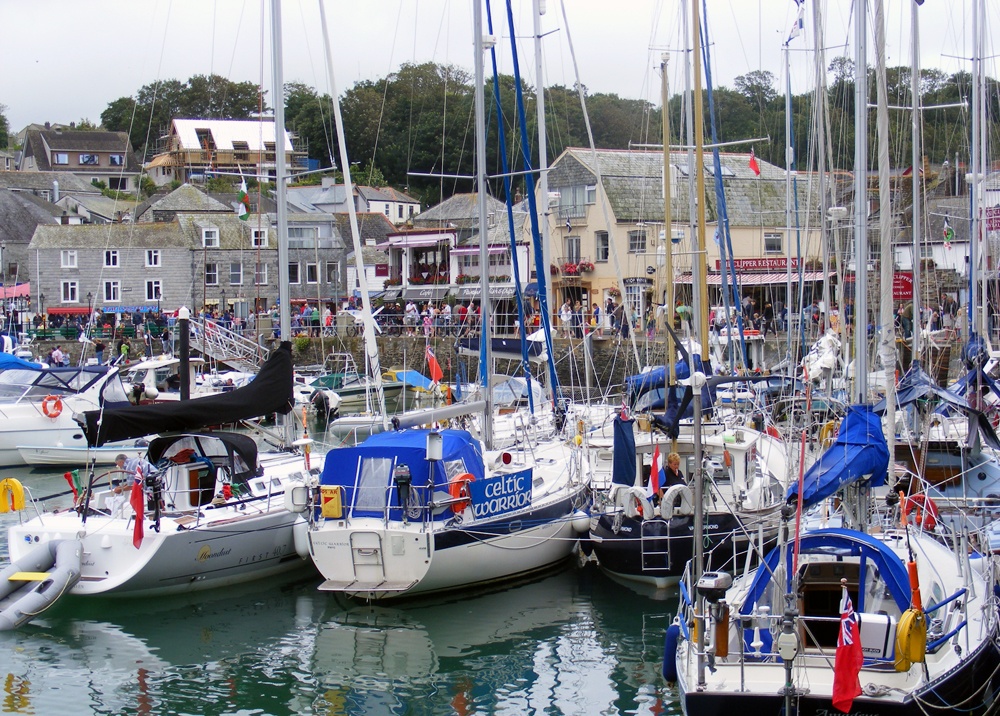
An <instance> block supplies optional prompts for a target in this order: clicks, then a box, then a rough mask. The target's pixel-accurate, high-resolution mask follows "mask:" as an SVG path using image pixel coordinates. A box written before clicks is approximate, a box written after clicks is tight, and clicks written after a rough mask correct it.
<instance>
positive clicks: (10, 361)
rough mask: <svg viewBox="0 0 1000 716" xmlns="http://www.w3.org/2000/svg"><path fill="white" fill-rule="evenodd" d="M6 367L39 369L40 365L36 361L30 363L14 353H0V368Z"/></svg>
mask: <svg viewBox="0 0 1000 716" xmlns="http://www.w3.org/2000/svg"><path fill="white" fill-rule="evenodd" d="M7 368H24V369H27V370H41V369H42V366H41V365H39V364H38V363H31V362H29V361H26V360H22V359H21V358H18V357H17V356H15V355H11V354H10V353H0V370H6V369H7Z"/></svg>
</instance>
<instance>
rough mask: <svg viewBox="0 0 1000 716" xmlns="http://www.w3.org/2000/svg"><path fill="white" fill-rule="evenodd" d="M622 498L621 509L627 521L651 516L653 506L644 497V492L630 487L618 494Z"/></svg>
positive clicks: (638, 488)
mask: <svg viewBox="0 0 1000 716" xmlns="http://www.w3.org/2000/svg"><path fill="white" fill-rule="evenodd" d="M618 494H619V495H621V496H622V499H623V501H624V505H622V509H623V511H624V512H625V516H626V517H628V518H629V519H633V520H636V519H643V518H646V519H648V518H650V517H652V516H653V506H652V505H651V504H650V502H649V499H648V498H647V497H646V491H645V490H643V489H642V488H641V487H630V488H628V489H627V490H623V491H620V492H619V493H618Z"/></svg>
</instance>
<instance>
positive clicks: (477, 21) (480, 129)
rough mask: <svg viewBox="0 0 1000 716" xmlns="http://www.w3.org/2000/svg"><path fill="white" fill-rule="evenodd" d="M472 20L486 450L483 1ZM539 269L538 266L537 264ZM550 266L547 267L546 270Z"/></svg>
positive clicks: (488, 357)
mask: <svg viewBox="0 0 1000 716" xmlns="http://www.w3.org/2000/svg"><path fill="white" fill-rule="evenodd" d="M473 10H474V11H473V21H474V23H473V24H474V30H473V32H474V34H475V53H474V54H475V73H476V79H475V82H476V95H475V121H476V192H477V194H476V196H477V199H478V205H479V286H480V292H479V314H480V321H479V330H480V331H481V333H480V340H481V344H480V345H481V355H480V357H479V359H480V360H481V361H483V364H484V365H485V366H486V370H485V371H483V370H480V375H484V376H486V378H487V379H486V380H484V381H483V396H484V398H485V408H484V410H483V429H482V435H483V443H484V444H485V445H486V449H487V450H489V449H492V447H493V406H492V400H491V399H490V398H491V396H490V393H491V391H490V385H489V379H488V378H489V375H490V372H491V371H492V368H493V351H492V350H491V345H490V286H489V276H488V274H489V269H490V255H489V226H488V225H487V221H486V191H487V190H486V104H485V100H484V98H483V91H484V90H483V84H484V82H485V81H486V78H485V69H484V67H483V52H484V49H485V48H484V43H483V4H482V2H481V1H480V0H475V2H474V3H473ZM536 268H537V267H536ZM547 268H548V267H546V270H547Z"/></svg>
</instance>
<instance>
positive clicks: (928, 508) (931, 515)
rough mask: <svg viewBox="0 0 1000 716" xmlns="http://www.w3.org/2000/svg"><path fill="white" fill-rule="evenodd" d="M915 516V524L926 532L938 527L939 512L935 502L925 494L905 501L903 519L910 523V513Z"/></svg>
mask: <svg viewBox="0 0 1000 716" xmlns="http://www.w3.org/2000/svg"><path fill="white" fill-rule="evenodd" d="M911 512H912V513H915V514H914V519H913V524H914V525H916V526H917V527H921V528H923V529H925V530H933V529H934V528H935V527H936V526H937V521H938V517H939V516H940V513H939V512H938V508H937V505H935V504H934V500H932V499H931V498H930V497H928V496H927V495H926V494H925V493H923V492H918V493H917V494H915V495H910V496H909V497H907V498H906V499H904V500H903V519H904V520H905V521H906V522H910V513H911Z"/></svg>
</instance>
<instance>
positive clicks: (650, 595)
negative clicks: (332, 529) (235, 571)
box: [0, 468, 680, 716]
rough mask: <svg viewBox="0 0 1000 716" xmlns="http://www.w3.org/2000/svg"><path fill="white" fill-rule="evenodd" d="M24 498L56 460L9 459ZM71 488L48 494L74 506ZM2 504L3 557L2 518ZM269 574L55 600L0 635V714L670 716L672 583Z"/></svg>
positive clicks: (574, 566) (2, 519) (567, 573)
mask: <svg viewBox="0 0 1000 716" xmlns="http://www.w3.org/2000/svg"><path fill="white" fill-rule="evenodd" d="M0 476H3V477H8V476H13V477H17V478H18V479H20V480H21V481H22V482H23V483H24V484H25V485H27V486H28V487H30V489H31V491H32V492H33V493H34V494H35V495H36V496H39V495H51V494H54V493H58V492H63V491H65V490H66V488H67V484H66V482H65V481H64V480H63V477H62V473H61V471H59V470H58V469H51V470H48V469H37V468H36V469H27V468H24V469H3V470H0ZM69 501H70V498H69V497H63V498H57V499H54V500H52V501H50V502H51V504H52V505H58V504H63V505H67V504H69ZM16 519H17V516H16V515H12V514H10V513H7V514H2V515H0V554H2V555H3V560H2V561H4V562H6V556H7V545H6V527H7V525H8V524H10V521H11V520H16ZM319 582H320V580H319V578H318V576H316V575H315V573H314V572H313V571H312V569H311V565H308V566H307V567H306V569H304V570H303V571H302V572H301V573H299V574H296V575H293V576H290V577H288V578H285V579H282V580H270V581H268V582H267V583H264V584H249V585H245V586H242V587H237V588H230V589H223V590H215V591H208V592H202V593H195V594H191V595H185V596H179V597H172V598H158V599H150V598H145V599H78V598H73V597H67V598H64V599H62V600H61V601H60V602H59V603H57V604H56V606H55V607H53V608H52V609H50V610H49V611H48V612H46V613H44V614H43V615H41V616H39V617H37V618H36V619H35V620H34V621H33V622H32V623H30V624H28V625H26V626H25V627H23V628H21V629H20V630H18V631H15V632H7V633H0V679H2V682H3V693H2V695H0V713H3V714H33V715H39V716H45V715H49V714H60V715H62V714H77V713H95V714H96V713H101V714H105V713H106V714H326V715H331V716H333V715H341V714H343V715H347V714H351V715H355V714H356V715H357V716H362V715H364V716H370V715H375V714H398V715H400V716H403V715H421V714H441V715H445V714H450V715H459V716H465V715H466V714H546V716H558V715H560V714H567V715H568V714H625V713H628V714H664V713H680V707H679V705H678V704H677V701H676V693H675V691H674V690H673V689H672V688H670V687H668V686H667V685H666V684H664V682H663V679H662V677H661V676H660V667H661V662H662V657H663V637H664V632H665V630H666V628H667V625H668V624H669V621H670V619H671V617H672V614H673V612H674V611H675V610H676V592H675V591H673V590H659V591H653V590H644V589H643V588H641V587H638V586H636V585H624V584H619V583H618V582H616V581H614V580H612V579H610V578H609V577H607V575H605V574H603V573H602V572H600V571H599V570H598V569H597V568H596V566H595V565H594V564H593V563H586V564H583V563H581V562H580V561H579V560H578V561H576V562H574V563H571V564H567V565H566V566H565V567H564V568H563V569H561V570H558V571H556V572H555V573H553V574H550V575H549V576H546V577H543V578H540V579H536V580H534V581H531V582H527V583H523V584H517V585H508V586H507V587H506V588H504V589H500V590H493V591H490V592H486V593H482V594H473V595H462V596H451V597H438V598H433V599H426V600H423V601H419V602H408V603H401V604H398V605H397V604H393V605H383V604H362V603H358V602H349V601H344V600H341V599H339V598H335V597H333V596H331V595H329V594H324V593H321V592H319V591H317V585H318V584H319Z"/></svg>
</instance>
